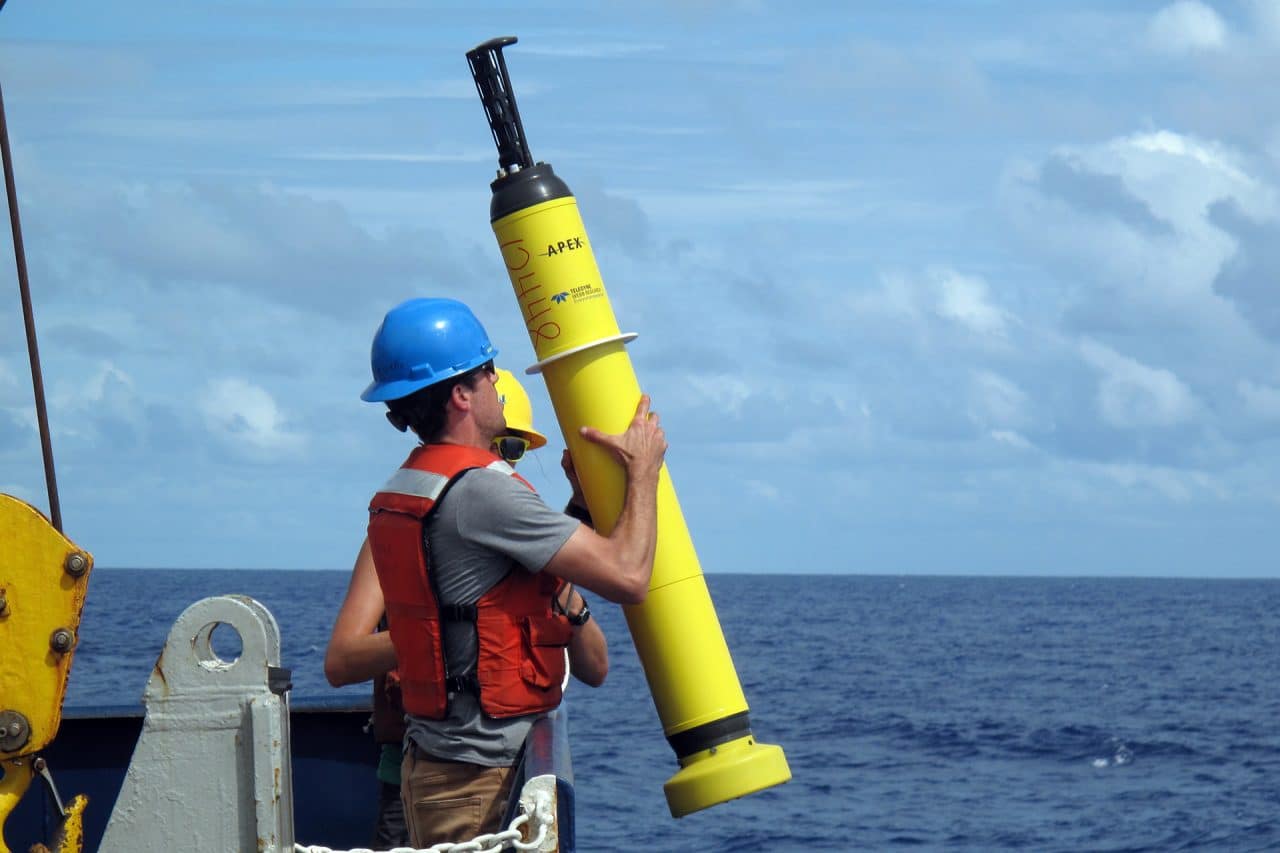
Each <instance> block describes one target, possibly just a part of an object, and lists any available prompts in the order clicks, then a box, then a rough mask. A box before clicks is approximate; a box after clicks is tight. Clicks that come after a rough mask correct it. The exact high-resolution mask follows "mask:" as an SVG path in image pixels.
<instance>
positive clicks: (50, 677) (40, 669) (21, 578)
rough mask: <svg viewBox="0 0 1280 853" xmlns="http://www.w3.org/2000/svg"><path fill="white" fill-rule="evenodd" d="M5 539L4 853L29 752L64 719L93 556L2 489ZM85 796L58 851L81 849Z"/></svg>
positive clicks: (74, 806)
mask: <svg viewBox="0 0 1280 853" xmlns="http://www.w3.org/2000/svg"><path fill="white" fill-rule="evenodd" d="M0 543H2V544H3V548H2V549H0V770H3V773H4V775H3V777H0V853H9V848H8V846H7V845H6V844H5V842H4V835H3V830H4V821H5V819H6V818H7V817H8V816H9V814H10V812H12V811H13V809H14V808H15V807H16V806H17V804H18V800H19V799H21V797H22V794H23V793H24V792H25V791H26V789H27V787H28V786H29V785H30V783H31V779H32V777H33V773H34V771H33V769H32V759H31V756H33V755H34V754H35V753H37V752H39V751H40V750H41V749H44V747H45V746H47V745H48V744H49V742H50V741H52V740H53V737H54V735H56V734H57V733H58V725H59V724H60V723H61V722H62V699H63V696H64V695H65V694H66V690H67V676H68V674H69V673H70V672H71V660H72V658H73V657H74V655H75V648H76V640H77V637H78V635H79V630H80V616H81V614H82V613H83V611H84V600H85V593H86V591H87V589H88V585H89V573H90V571H91V570H92V569H93V556H92V555H90V554H89V552H87V551H84V550H82V549H81V548H80V547H79V546H77V545H76V544H75V543H74V542H72V541H71V540H70V539H67V538H66V537H65V536H63V535H62V534H61V533H59V532H58V531H57V530H55V529H54V527H53V525H52V524H50V523H49V521H48V519H46V518H45V517H44V515H42V514H41V513H40V512H39V511H38V510H37V509H35V507H32V506H31V505H30V504H27V503H24V502H23V501H20V500H18V499H17V498H14V497H11V496H9V495H3V494H0ZM77 800H78V801H80V802H79V803H77V802H76V801H77ZM83 800H84V798H83V797H77V798H76V799H75V800H73V801H72V803H71V804H70V808H69V809H68V814H67V816H66V817H67V821H66V822H65V823H64V827H63V830H64V831H63V832H62V835H63V839H62V840H61V841H59V842H58V844H59V846H58V848H57V849H58V850H59V851H71V850H78V849H79V848H80V843H79V840H78V839H79V836H80V834H81V833H80V830H79V826H80V814H81V813H82V812H83V809H84V802H83ZM67 844H72V845H74V846H65V845H67Z"/></svg>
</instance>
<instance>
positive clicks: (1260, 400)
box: [1236, 379, 1280, 420]
mask: <svg viewBox="0 0 1280 853" xmlns="http://www.w3.org/2000/svg"><path fill="white" fill-rule="evenodd" d="M1236 391H1237V392H1238V393H1239V394H1240V397H1241V398H1242V399H1243V400H1244V405H1245V408H1246V409H1248V410H1249V411H1250V412H1252V413H1253V414H1255V415H1257V416H1258V417H1261V418H1265V419H1266V420H1280V388H1276V387H1275V386H1272V385H1260V384H1258V383H1256V382H1250V381H1249V380H1248V379H1241V380H1240V381H1239V382H1237V383H1236Z"/></svg>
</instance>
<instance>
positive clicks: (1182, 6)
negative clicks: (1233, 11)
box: [1147, 0, 1227, 54]
mask: <svg viewBox="0 0 1280 853" xmlns="http://www.w3.org/2000/svg"><path fill="white" fill-rule="evenodd" d="M1147 38H1148V39H1149V40H1150V43H1151V45H1152V46H1153V47H1155V48H1156V49H1157V50H1160V51H1164V52H1166V53H1175V54H1180V53H1199V52H1207V51H1214V50H1220V49H1222V47H1223V46H1224V45H1225V44H1226V41H1227V26H1226V24H1224V23H1223V21H1222V19H1221V18H1220V17H1218V13H1217V12H1215V11H1213V9H1211V8H1210V7H1208V6H1206V5H1204V4H1203V3H1200V2H1198V0H1178V2H1177V3H1173V4H1171V5H1169V6H1165V7H1164V8H1163V9H1161V10H1160V11H1159V12H1157V13H1156V14H1155V17H1153V18H1152V19H1151V23H1150V24H1149V25H1148V26H1147Z"/></svg>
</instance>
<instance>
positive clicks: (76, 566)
mask: <svg viewBox="0 0 1280 853" xmlns="http://www.w3.org/2000/svg"><path fill="white" fill-rule="evenodd" d="M62 568H63V569H65V570H66V572H67V574H69V575H71V577H73V578H78V577H80V576H81V575H83V574H84V573H85V572H87V571H89V560H88V559H87V558H86V557H85V555H84V554H82V553H81V552H79V551H72V552H71V553H70V554H68V555H67V559H66V561H65V562H63V564H62Z"/></svg>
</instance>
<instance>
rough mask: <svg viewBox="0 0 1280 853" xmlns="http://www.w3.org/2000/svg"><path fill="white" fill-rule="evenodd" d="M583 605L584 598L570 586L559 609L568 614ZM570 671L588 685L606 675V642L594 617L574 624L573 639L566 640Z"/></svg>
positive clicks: (607, 659)
mask: <svg viewBox="0 0 1280 853" xmlns="http://www.w3.org/2000/svg"><path fill="white" fill-rule="evenodd" d="M586 606H587V600H586V599H585V598H583V597H582V593H580V592H578V590H577V589H576V588H574V587H572V585H570V587H569V595H568V596H567V598H566V597H565V596H563V595H562V596H561V599H560V608H561V609H562V610H564V611H565V612H566V613H568V614H570V615H574V616H576V615H578V614H580V613H581V612H582V610H583V608H584V607H586ZM569 671H570V672H571V673H573V677H574V678H576V679H578V680H579V681H581V682H582V683H583V684H586V685H587V686H589V687H599V686H600V685H601V684H603V683H604V679H605V676H606V675H608V674H609V645H608V644H607V643H606V642H605V639H604V631H602V630H601V629H600V623H599V622H597V621H596V620H595V618H594V617H592V618H589V619H588V620H587V621H586V622H585V623H584V624H582V625H574V626H573V638H572V639H571V640H570V641H569Z"/></svg>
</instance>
